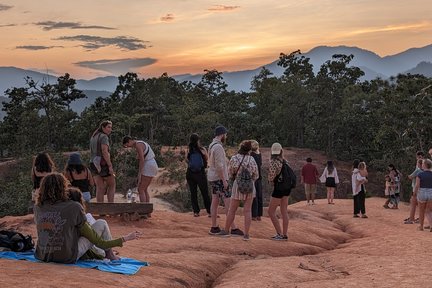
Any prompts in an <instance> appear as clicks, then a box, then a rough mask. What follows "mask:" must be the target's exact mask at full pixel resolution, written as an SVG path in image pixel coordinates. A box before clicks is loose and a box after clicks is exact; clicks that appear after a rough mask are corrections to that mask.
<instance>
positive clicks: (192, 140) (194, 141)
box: [188, 133, 201, 151]
mask: <svg viewBox="0 0 432 288" xmlns="http://www.w3.org/2000/svg"><path fill="white" fill-rule="evenodd" d="M199 140H200V137H199V135H198V134H197V133H192V134H191V135H190V137H189V144H188V147H189V151H194V150H198V151H199V150H201V144H200V142H199Z"/></svg>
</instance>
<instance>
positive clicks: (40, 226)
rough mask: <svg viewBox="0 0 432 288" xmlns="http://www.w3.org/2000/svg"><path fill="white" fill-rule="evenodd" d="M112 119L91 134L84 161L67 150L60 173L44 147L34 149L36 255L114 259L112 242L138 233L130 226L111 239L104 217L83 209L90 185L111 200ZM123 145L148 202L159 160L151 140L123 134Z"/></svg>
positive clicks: (61, 259)
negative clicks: (130, 150)
mask: <svg viewBox="0 0 432 288" xmlns="http://www.w3.org/2000/svg"><path fill="white" fill-rule="evenodd" d="M111 131H112V122H111V121H108V120H106V121H103V122H102V123H101V124H100V125H99V127H98V129H96V131H94V133H93V134H92V136H91V139H90V164H89V166H88V167H87V166H86V165H84V164H83V162H82V159H81V155H80V154H79V153H71V154H70V155H69V159H68V161H67V164H66V166H65V168H64V171H63V173H58V172H56V166H55V164H54V161H53V160H52V159H51V157H50V155H49V154H48V153H39V154H38V155H37V156H36V157H35V159H34V161H33V165H32V169H31V178H32V182H33V191H32V202H34V206H33V211H34V220H35V223H36V228H37V233H38V241H37V244H36V250H35V257H36V258H37V259H39V260H42V261H46V262H60V263H73V262H75V261H77V260H78V259H83V258H96V259H103V258H108V259H110V260H117V259H118V256H116V255H115V253H114V251H113V250H112V248H113V247H117V246H122V245H123V243H124V242H126V241H129V240H134V239H137V238H139V236H140V235H141V233H140V232H138V231H134V232H131V233H129V234H127V235H125V236H123V237H120V238H117V239H114V240H113V239H112V236H111V232H110V230H109V227H108V223H107V222H106V221H105V220H103V219H98V220H95V219H94V218H93V216H92V215H91V214H89V213H87V214H86V213H85V206H86V205H85V203H86V202H90V199H91V190H92V188H93V187H94V186H96V200H97V202H103V201H104V195H105V194H106V195H107V199H108V202H114V193H115V185H116V182H115V173H114V169H113V164H112V161H111V157H110V151H109V149H110V142H109V138H108V136H109V135H110V134H111ZM123 146H124V147H125V148H135V150H136V153H137V159H138V160H139V172H138V181H137V182H138V192H139V197H140V201H141V202H149V201H150V197H149V194H148V191H147V188H148V186H149V185H150V183H151V180H152V178H153V177H154V176H156V173H157V170H158V166H157V164H156V161H155V159H154V158H155V154H154V152H153V150H152V149H151V147H150V145H149V144H147V143H146V142H144V141H139V140H135V139H132V138H131V137H130V136H125V137H124V138H123Z"/></svg>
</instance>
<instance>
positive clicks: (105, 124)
mask: <svg viewBox="0 0 432 288" xmlns="http://www.w3.org/2000/svg"><path fill="white" fill-rule="evenodd" d="M109 124H111V125H112V122H111V121H110V120H104V121H102V122H101V123H100V124H99V127H98V128H97V129H96V130H95V131H94V132H93V134H92V136H91V137H94V136H95V135H96V134H97V133H103V130H102V128H105V127H106V126H107V125H109Z"/></svg>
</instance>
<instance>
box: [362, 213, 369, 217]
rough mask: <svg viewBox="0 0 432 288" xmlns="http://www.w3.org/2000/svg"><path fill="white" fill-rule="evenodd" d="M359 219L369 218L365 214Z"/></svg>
mask: <svg viewBox="0 0 432 288" xmlns="http://www.w3.org/2000/svg"><path fill="white" fill-rule="evenodd" d="M361 218H369V217H368V216H367V215H366V214H363V215H362V216H361Z"/></svg>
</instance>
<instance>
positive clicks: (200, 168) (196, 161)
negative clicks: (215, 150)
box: [186, 133, 211, 217]
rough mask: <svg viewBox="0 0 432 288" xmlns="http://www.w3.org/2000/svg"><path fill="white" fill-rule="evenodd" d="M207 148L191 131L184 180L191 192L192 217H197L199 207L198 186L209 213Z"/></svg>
mask: <svg viewBox="0 0 432 288" xmlns="http://www.w3.org/2000/svg"><path fill="white" fill-rule="evenodd" d="M207 159H208V155H207V150H206V149H205V148H204V147H203V146H201V143H200V138H199V135H198V134H196V133H193V134H191V135H190V138H189V147H188V153H187V158H186V161H187V163H188V168H187V170H186V181H187V183H188V186H189V191H190V193H191V202H192V209H193V212H194V217H198V216H199V213H200V208H199V205H198V187H199V189H200V192H201V196H202V198H203V201H204V207H205V209H206V211H207V214H208V215H209V217H210V216H211V214H210V203H211V202H210V197H209V194H208V184H207V175H206V171H205V168H206V167H207Z"/></svg>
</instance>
